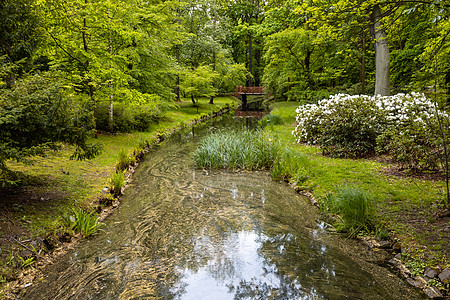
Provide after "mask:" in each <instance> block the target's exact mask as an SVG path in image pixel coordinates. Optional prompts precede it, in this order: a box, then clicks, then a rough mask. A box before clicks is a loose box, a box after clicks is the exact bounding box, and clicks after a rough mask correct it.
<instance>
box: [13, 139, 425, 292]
mask: <svg viewBox="0 0 450 300" xmlns="http://www.w3.org/2000/svg"><path fill="white" fill-rule="evenodd" d="M196 142H198V137H197V134H195V137H194V136H193V134H192V133H184V134H174V135H173V137H172V138H170V139H169V140H168V141H166V142H164V143H163V144H162V145H161V146H160V147H158V149H156V150H154V151H151V152H150V154H149V155H148V156H147V158H146V160H145V161H144V162H143V163H142V164H141V166H139V168H138V170H137V171H136V173H135V174H134V176H133V181H132V183H131V186H130V187H129V188H128V189H127V190H126V191H125V195H124V196H123V197H122V199H121V206H120V208H119V210H118V211H117V212H115V213H114V215H113V216H111V217H110V218H108V219H107V221H106V224H107V226H106V228H105V229H104V230H103V231H101V232H100V233H98V234H96V235H95V236H94V237H93V238H90V239H86V240H84V241H83V242H81V243H80V244H78V245H77V246H76V247H75V249H74V250H73V251H70V252H69V253H67V254H66V255H65V256H63V257H61V258H60V259H59V260H58V261H56V262H55V264H53V265H50V266H48V267H47V268H46V269H45V274H46V275H45V277H44V278H42V279H41V280H39V281H36V282H35V283H34V284H33V285H32V286H31V287H29V288H28V289H24V290H23V291H22V293H21V295H20V297H19V298H20V299H214V300H219V299H418V298H420V295H418V294H416V292H415V291H414V290H412V289H410V288H409V286H408V285H407V284H406V283H404V282H403V281H402V280H400V279H399V278H397V277H396V276H394V275H392V274H391V273H389V271H387V270H386V269H384V268H380V267H378V266H377V265H376V264H374V263H371V262H367V261H366V260H363V259H359V258H357V257H356V256H354V255H352V253H351V252H349V250H348V249H353V248H354V245H353V244H352V243H353V242H352V241H348V243H347V241H345V240H344V241H343V240H342V239H340V240H339V242H336V241H337V240H338V239H337V238H336V237H335V236H333V235H330V234H328V233H327V232H326V230H325V229H324V224H323V223H322V222H320V221H318V215H317V211H316V209H315V208H314V207H313V206H311V205H310V204H309V202H308V200H307V199H305V198H302V197H300V196H298V195H297V194H296V193H295V192H294V191H293V190H292V189H291V188H289V187H288V186H286V185H284V184H280V183H276V182H273V181H272V180H271V179H270V176H269V175H268V174H267V173H266V172H231V171H209V170H208V171H207V170H200V169H196V167H195V165H194V162H193V160H192V151H193V150H194V149H195V147H196V145H195V143H196Z"/></svg>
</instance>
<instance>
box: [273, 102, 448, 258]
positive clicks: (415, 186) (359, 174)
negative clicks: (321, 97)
mask: <svg viewBox="0 0 450 300" xmlns="http://www.w3.org/2000/svg"><path fill="white" fill-rule="evenodd" d="M297 107H298V104H297V103H295V102H280V103H275V104H274V106H273V111H272V112H271V113H272V114H275V115H278V116H281V117H282V118H283V121H284V122H283V124H281V125H274V126H270V127H268V128H267V129H266V130H268V131H270V134H271V135H272V136H274V137H275V138H276V139H277V141H278V142H279V143H280V144H281V145H284V147H285V148H289V149H291V150H290V151H291V152H292V154H291V156H295V155H297V156H300V157H301V156H302V155H303V156H304V155H306V156H307V158H308V159H309V160H310V162H311V164H310V165H309V167H308V168H305V169H306V170H307V178H306V179H305V180H304V181H303V182H302V183H301V184H300V186H301V188H304V189H307V190H309V191H310V192H312V194H313V195H314V196H315V197H316V198H317V199H318V201H319V203H321V204H322V205H326V203H325V202H326V201H327V200H326V199H327V197H329V195H330V194H331V195H332V194H335V193H336V192H337V191H338V190H339V188H340V187H341V186H346V185H352V186H355V187H357V188H359V189H361V190H364V191H367V192H368V193H370V194H371V195H372V197H373V205H374V208H375V218H376V222H377V223H378V224H379V225H382V226H384V227H385V228H386V229H388V230H389V231H391V232H393V233H394V234H395V235H396V236H402V238H403V239H404V241H405V243H408V242H411V243H421V244H422V245H426V246H427V247H428V248H429V249H433V248H435V249H438V248H439V245H440V241H439V240H436V239H434V240H433V239H430V238H429V236H430V234H431V231H429V230H428V231H427V230H426V228H425V230H424V232H419V231H420V230H419V229H420V228H419V229H418V227H412V225H411V223H410V219H411V218H416V217H414V216H417V218H419V217H420V218H423V219H425V220H427V218H428V219H433V214H434V212H435V210H436V208H437V204H436V203H440V202H442V200H443V199H444V182H443V181H430V180H423V179H417V178H409V177H395V176H389V175H386V174H385V173H384V172H383V169H385V168H387V167H389V164H387V163H383V162H379V161H376V160H374V159H358V160H354V159H338V158H330V157H326V156H323V155H322V153H321V151H320V149H318V148H317V147H315V146H309V145H300V144H296V142H295V138H294V136H293V135H292V133H291V132H292V130H293V129H294V128H295V115H296V113H295V109H296V108H297ZM298 169H299V166H298V164H297V163H286V164H285V166H284V172H285V173H287V174H290V175H291V176H293V175H295V174H296V173H297V172H298ZM423 235H425V236H427V237H428V238H424V237H423ZM447 242H448V241H447ZM434 254H435V255H436V257H443V256H445V253H444V255H442V253H434ZM445 260H446V259H445V258H443V261H445ZM444 264H445V263H444Z"/></svg>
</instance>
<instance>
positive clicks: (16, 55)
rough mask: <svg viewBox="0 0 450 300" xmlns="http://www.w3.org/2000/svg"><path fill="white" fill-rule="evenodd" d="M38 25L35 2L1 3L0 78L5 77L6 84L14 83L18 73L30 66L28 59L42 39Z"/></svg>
mask: <svg viewBox="0 0 450 300" xmlns="http://www.w3.org/2000/svg"><path fill="white" fill-rule="evenodd" d="M40 25H41V24H40V19H39V16H38V14H37V12H36V8H35V5H34V1H30V0H3V1H1V2H0V36H1V43H0V59H1V62H0V63H1V72H0V78H2V79H4V81H5V83H6V85H7V86H8V87H12V86H14V84H15V79H16V76H17V75H18V74H19V73H22V72H23V71H26V69H29V66H30V64H31V58H32V56H33V54H34V52H35V51H36V48H37V47H38V45H39V42H40V41H41V38H42V34H41V30H40ZM24 64H26V65H27V66H28V67H26V66H24ZM20 65H22V66H20Z"/></svg>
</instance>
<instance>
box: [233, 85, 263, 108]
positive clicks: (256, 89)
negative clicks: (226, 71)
mask: <svg viewBox="0 0 450 300" xmlns="http://www.w3.org/2000/svg"><path fill="white" fill-rule="evenodd" d="M265 94H266V93H265V91H264V87H263V86H236V92H235V93H234V94H233V95H234V96H235V97H237V98H239V99H240V100H241V101H242V104H241V107H240V109H239V110H238V111H236V113H237V114H238V115H242V114H243V112H244V111H245V112H262V111H263V110H264V109H263V108H262V102H263V100H264V98H263V97H258V98H257V99H255V100H253V101H252V102H247V95H261V96H264V95H265ZM244 114H245V115H246V114H247V113H244Z"/></svg>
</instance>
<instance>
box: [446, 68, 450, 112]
mask: <svg viewBox="0 0 450 300" xmlns="http://www.w3.org/2000/svg"><path fill="white" fill-rule="evenodd" d="M445 87H446V94H447V105H449V106H450V69H447V72H446V73H445Z"/></svg>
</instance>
